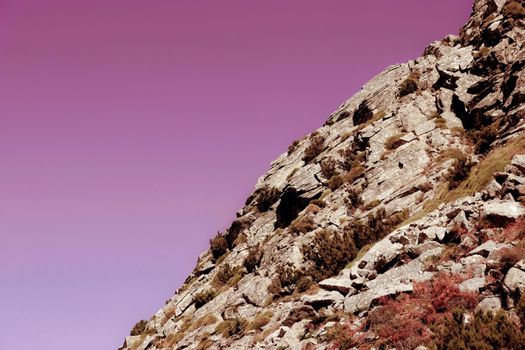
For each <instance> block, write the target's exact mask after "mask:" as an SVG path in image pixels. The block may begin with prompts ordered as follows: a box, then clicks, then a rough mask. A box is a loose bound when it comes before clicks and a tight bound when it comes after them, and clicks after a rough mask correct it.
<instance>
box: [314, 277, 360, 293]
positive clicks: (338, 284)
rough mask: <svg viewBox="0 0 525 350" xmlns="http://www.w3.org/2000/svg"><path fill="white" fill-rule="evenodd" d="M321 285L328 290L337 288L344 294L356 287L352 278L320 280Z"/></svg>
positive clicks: (336, 289)
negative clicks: (353, 285)
mask: <svg viewBox="0 0 525 350" xmlns="http://www.w3.org/2000/svg"><path fill="white" fill-rule="evenodd" d="M319 286H320V287H321V288H324V289H326V290H330V291H332V290H335V291H338V292H340V293H343V294H345V295H346V294H348V293H349V292H350V291H354V292H355V289H354V288H353V287H352V280H350V279H346V278H328V279H325V280H323V281H321V282H319Z"/></svg>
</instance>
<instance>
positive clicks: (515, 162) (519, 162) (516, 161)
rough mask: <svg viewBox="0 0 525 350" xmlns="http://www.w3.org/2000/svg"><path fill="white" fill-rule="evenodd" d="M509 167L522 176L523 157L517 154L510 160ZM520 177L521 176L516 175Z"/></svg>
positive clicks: (524, 159) (524, 172)
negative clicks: (519, 172)
mask: <svg viewBox="0 0 525 350" xmlns="http://www.w3.org/2000/svg"><path fill="white" fill-rule="evenodd" d="M510 164H511V166H513V167H516V168H517V169H519V170H520V171H521V173H522V174H525V155H524V154H517V155H515V156H514V157H513V158H512V161H511V163H510ZM516 175H521V174H516Z"/></svg>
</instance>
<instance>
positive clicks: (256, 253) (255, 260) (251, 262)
mask: <svg viewBox="0 0 525 350" xmlns="http://www.w3.org/2000/svg"><path fill="white" fill-rule="evenodd" d="M261 258H262V254H261V248H260V247H259V246H256V247H253V248H250V250H249V251H248V256H247V257H246V259H244V262H243V263H242V265H243V266H244V268H245V269H246V271H248V273H251V272H253V271H255V270H256V269H257V267H259V264H260V263H261Z"/></svg>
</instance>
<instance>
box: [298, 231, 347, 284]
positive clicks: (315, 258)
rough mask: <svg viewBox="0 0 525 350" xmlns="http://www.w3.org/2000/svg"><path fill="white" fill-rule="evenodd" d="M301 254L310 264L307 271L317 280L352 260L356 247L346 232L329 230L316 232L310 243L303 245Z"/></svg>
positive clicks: (336, 270)
mask: <svg viewBox="0 0 525 350" xmlns="http://www.w3.org/2000/svg"><path fill="white" fill-rule="evenodd" d="M302 251H303V254H304V256H305V258H306V259H308V260H309V261H310V262H311V263H312V264H313V268H311V269H309V270H308V271H309V273H310V275H311V276H312V278H313V280H314V281H316V282H318V281H320V280H323V279H325V278H328V277H331V276H333V275H335V274H337V273H339V271H341V269H343V268H344V267H345V266H346V264H347V263H348V262H349V261H350V260H352V258H353V257H354V256H355V253H356V252H357V249H356V247H355V245H354V242H353V241H352V238H351V236H350V234H349V233H348V232H345V233H343V234H342V235H341V234H339V233H337V232H332V231H329V230H324V229H323V230H319V231H317V232H316V235H315V238H314V240H313V242H312V243H310V244H308V245H305V246H303V248H302Z"/></svg>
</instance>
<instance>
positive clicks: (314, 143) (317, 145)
mask: <svg viewBox="0 0 525 350" xmlns="http://www.w3.org/2000/svg"><path fill="white" fill-rule="evenodd" d="M323 149H324V137H322V136H320V135H315V136H311V137H310V144H309V145H308V147H306V149H305V150H304V156H303V160H304V162H305V163H310V162H311V161H312V160H314V159H315V158H316V157H317V156H318V155H319V154H321V152H322V151H323Z"/></svg>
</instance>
